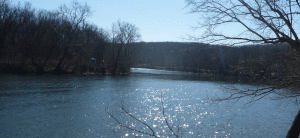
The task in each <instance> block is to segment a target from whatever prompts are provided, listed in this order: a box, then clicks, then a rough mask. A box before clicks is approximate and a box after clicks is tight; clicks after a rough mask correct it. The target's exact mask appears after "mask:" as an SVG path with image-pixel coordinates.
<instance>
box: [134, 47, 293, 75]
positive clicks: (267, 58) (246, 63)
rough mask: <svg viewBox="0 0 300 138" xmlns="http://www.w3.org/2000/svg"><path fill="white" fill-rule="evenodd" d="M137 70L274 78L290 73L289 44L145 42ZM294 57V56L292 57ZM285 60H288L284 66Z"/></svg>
mask: <svg viewBox="0 0 300 138" xmlns="http://www.w3.org/2000/svg"><path fill="white" fill-rule="evenodd" d="M137 46H139V49H140V52H139V53H138V55H137V60H136V62H135V64H134V67H145V68H154V69H166V70H179V71H188V72H195V73H213V74H221V75H237V76H248V77H257V78H259V77H263V76H264V77H266V76H268V78H270V77H273V78H275V77H276V76H277V75H282V73H284V72H286V71H287V70H286V69H284V67H283V66H287V65H288V64H290V63H292V62H289V59H288V58H287V54H288V53H289V52H290V51H291V48H290V47H289V46H288V45H287V44H277V45H276V46H275V45H271V44H267V45H259V44H258V45H244V46H235V47H230V46H219V45H208V44H203V43H179V42H149V43H146V42H141V43H138V44H137ZM290 56H291V55H290ZM282 60H285V62H284V63H285V64H283V62H282Z"/></svg>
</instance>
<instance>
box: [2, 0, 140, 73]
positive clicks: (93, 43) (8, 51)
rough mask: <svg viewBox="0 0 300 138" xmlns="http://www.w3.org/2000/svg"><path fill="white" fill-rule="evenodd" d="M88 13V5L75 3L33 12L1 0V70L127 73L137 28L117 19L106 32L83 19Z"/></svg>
mask: <svg viewBox="0 0 300 138" xmlns="http://www.w3.org/2000/svg"><path fill="white" fill-rule="evenodd" d="M90 15H91V11H90V7H89V6H87V4H85V5H82V4H79V3H78V2H76V1H74V2H72V3H71V4H70V5H62V6H61V7H59V8H58V10H57V11H45V10H39V11H37V10H35V9H34V8H32V7H31V5H30V3H25V4H24V6H22V5H21V4H18V5H17V6H14V5H11V3H9V1H8V0H0V64H1V66H0V72H2V73H18V74H23V73H37V74H43V73H47V72H50V73H55V74H62V73H91V72H93V73H94V72H102V73H107V72H111V73H116V72H122V73H127V72H128V71H129V69H130V65H131V64H130V63H129V62H130V61H131V59H132V57H133V56H132V54H133V50H131V49H130V44H131V43H132V42H134V41H137V40H138V38H139V37H140V36H139V33H138V28H136V27H135V26H134V25H132V24H129V23H126V22H120V21H119V22H118V23H117V25H114V26H113V28H114V29H113V32H112V34H113V36H110V33H109V31H106V30H104V29H102V28H98V27H97V26H95V25H92V24H89V23H87V22H86V19H87V18H88V17H90ZM130 29H131V30H130ZM132 32H133V33H134V34H130V33H132ZM128 36H130V37H128ZM116 57H117V58H116ZM121 59H122V60H125V61H120V60H121ZM119 61H120V62H119ZM121 63H126V64H121Z"/></svg>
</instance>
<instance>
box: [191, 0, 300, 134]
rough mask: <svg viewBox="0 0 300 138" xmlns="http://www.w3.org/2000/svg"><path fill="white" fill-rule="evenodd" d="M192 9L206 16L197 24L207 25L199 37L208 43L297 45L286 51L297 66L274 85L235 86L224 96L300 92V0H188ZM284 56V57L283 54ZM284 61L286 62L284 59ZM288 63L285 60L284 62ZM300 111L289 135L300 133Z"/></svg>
mask: <svg viewBox="0 0 300 138" xmlns="http://www.w3.org/2000/svg"><path fill="white" fill-rule="evenodd" d="M186 2H187V4H188V6H189V7H191V13H199V14H201V15H202V16H203V18H204V20H203V22H202V23H200V26H199V27H197V28H202V29H203V28H205V30H206V31H205V33H204V34H203V35H202V36H200V37H193V39H195V40H202V41H205V42H208V43H223V44H229V45H236V44H246V43H271V44H277V43H288V44H289V45H290V47H291V48H292V49H293V50H292V51H291V52H290V54H288V55H286V57H281V58H288V59H290V60H291V61H292V62H291V63H290V64H294V66H286V67H284V69H285V70H286V72H289V73H288V74H281V75H280V78H279V79H277V80H276V81H275V80H273V79H272V78H267V79H268V80H269V81H270V82H272V84H273V86H271V87H263V88H262V87H259V88H258V89H255V90H240V89H236V88H233V90H234V91H235V93H233V94H232V95H230V96H229V97H227V98H224V99H222V100H232V99H240V98H243V97H248V96H252V97H254V98H255V99H256V100H259V99H261V98H265V97H266V96H268V95H269V94H271V93H275V92H276V90H279V89H284V88H289V89H291V88H292V89H293V90H292V91H289V92H286V93H278V94H279V95H280V97H279V98H291V97H296V98H297V97H298V96H300V95H299V94H300V93H299V90H298V89H297V88H298V87H299V84H300V80H299V79H298V78H299V77H300V76H299V73H298V71H297V69H298V68H299V67H300V66H298V65H299V52H300V43H299V37H298V33H297V31H298V30H299V29H300V28H299V23H297V21H298V20H299V19H300V18H299V17H300V3H299V1H298V0H293V1H292V0H284V1H280V0H186ZM230 25H232V26H241V27H240V28H242V29H241V30H237V32H235V33H234V34H230V33H226V32H225V33H222V32H220V30H221V29H222V28H223V27H226V26H230ZM279 59H280V58H279ZM282 63H283V62H282ZM283 64H284V63H283ZM299 117H300V111H299V112H298V115H297V116H296V118H295V120H294V122H293V124H292V126H291V128H290V130H289V132H288V134H287V137H297V138H298V136H299V133H300V118H299Z"/></svg>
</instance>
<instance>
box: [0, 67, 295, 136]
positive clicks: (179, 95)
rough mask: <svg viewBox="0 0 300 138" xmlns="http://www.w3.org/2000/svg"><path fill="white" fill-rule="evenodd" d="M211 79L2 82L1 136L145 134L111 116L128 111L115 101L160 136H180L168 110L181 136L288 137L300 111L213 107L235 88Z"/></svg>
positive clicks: (267, 104)
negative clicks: (214, 100)
mask: <svg viewBox="0 0 300 138" xmlns="http://www.w3.org/2000/svg"><path fill="white" fill-rule="evenodd" d="M195 76H196V77H195ZM211 78H212V76H211V75H203V76H201V75H195V74H186V73H183V72H166V71H159V70H143V69H134V70H133V74H131V75H130V76H117V77H113V76H97V75H90V76H85V75H81V76H68V75H66V76H47V75H46V76H30V75H29V76H2V77H1V80H0V85H1V89H0V127H1V128H2V132H1V133H0V137H122V136H123V137H133V136H137V135H138V136H142V134H137V133H134V132H133V131H130V130H128V129H124V128H123V127H121V126H120V125H118V123H117V122H115V121H114V120H113V119H112V118H109V117H108V115H107V114H106V113H105V108H106V107H107V106H109V109H110V110H113V111H120V110H119V107H117V106H115V105H114V104H113V101H114V100H115V102H116V103H117V104H119V105H124V108H125V109H126V110H127V111H129V112H130V113H132V115H134V116H135V117H136V118H138V119H139V120H142V121H144V122H146V123H147V124H149V125H150V126H151V127H152V128H153V129H154V130H155V132H157V134H158V135H160V136H165V137H166V136H169V135H171V134H172V133H171V132H170V130H169V129H168V126H167V124H166V123H165V118H164V116H163V115H162V110H163V108H164V109H165V117H166V118H167V120H168V122H169V123H170V126H171V127H172V128H173V130H174V131H175V132H176V133H177V132H178V131H177V130H178V128H181V129H180V130H182V131H180V133H182V134H183V135H182V136H183V137H245V136H246V137H284V136H285V134H286V132H287V130H288V128H289V126H290V123H291V122H292V120H293V118H294V115H295V114H296V113H297V110H298V107H294V106H289V108H287V106H286V105H279V104H277V101H270V100H268V99H264V100H261V101H259V102H256V103H255V104H253V105H251V106H249V107H248V106H245V103H246V101H239V102H237V103H235V104H233V103H227V102H222V103H212V102H210V101H209V100H207V97H215V96H223V95H224V94H223V91H222V90H221V89H220V86H222V85H225V86H226V85H231V84H230V83H226V81H222V79H219V80H218V79H215V78H214V79H215V80H218V81H212V79H211ZM236 85H237V86H240V87H243V86H247V87H251V86H249V85H244V84H236ZM246 100H247V99H246ZM162 101H163V104H162ZM114 115H115V116H116V117H117V118H118V119H119V120H120V121H121V122H122V123H123V124H126V125H128V126H131V127H133V128H137V129H140V130H143V131H146V132H151V130H149V129H148V128H147V127H145V125H143V124H141V123H139V122H137V121H136V120H134V119H132V118H131V117H129V116H128V115H124V114H123V113H122V112H114ZM274 120H275V121H274ZM144 136H145V135H144Z"/></svg>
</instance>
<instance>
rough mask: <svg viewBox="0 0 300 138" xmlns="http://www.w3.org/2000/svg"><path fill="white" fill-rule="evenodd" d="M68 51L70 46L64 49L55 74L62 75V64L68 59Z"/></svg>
mask: <svg viewBox="0 0 300 138" xmlns="http://www.w3.org/2000/svg"><path fill="white" fill-rule="evenodd" d="M68 49H69V47H68V46H67V47H66V48H65V49H64V53H63V56H62V58H61V59H60V61H59V62H58V64H57V66H56V68H55V70H54V74H60V73H61V64H62V62H63V60H64V59H65V58H66V55H67V51H68Z"/></svg>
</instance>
